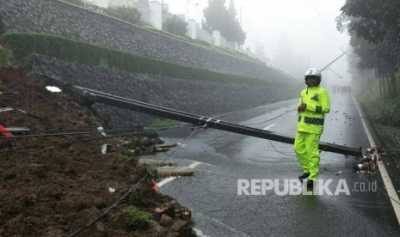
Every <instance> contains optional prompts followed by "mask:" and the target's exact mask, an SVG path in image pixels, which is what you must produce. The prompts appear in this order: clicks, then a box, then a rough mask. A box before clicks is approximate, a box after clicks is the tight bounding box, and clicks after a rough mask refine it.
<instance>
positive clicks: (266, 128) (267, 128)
mask: <svg viewBox="0 0 400 237" xmlns="http://www.w3.org/2000/svg"><path fill="white" fill-rule="evenodd" d="M273 127H275V124H274V123H273V124H270V125H268V126H266V127H265V128H264V130H269V129H271V128H273Z"/></svg>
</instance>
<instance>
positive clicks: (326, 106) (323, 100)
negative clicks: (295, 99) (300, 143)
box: [297, 86, 330, 134]
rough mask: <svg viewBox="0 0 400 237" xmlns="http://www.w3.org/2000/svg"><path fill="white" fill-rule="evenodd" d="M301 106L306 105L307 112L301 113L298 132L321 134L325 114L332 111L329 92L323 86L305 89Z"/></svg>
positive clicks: (300, 101)
mask: <svg viewBox="0 0 400 237" xmlns="http://www.w3.org/2000/svg"><path fill="white" fill-rule="evenodd" d="M300 104H305V105H306V111H304V112H301V113H299V118H298V122H297V131H299V132H306V133H314V134H321V133H322V131H323V127H324V118H325V114H326V113H329V111H330V100H329V94H328V91H327V90H326V89H324V88H323V87H321V86H316V87H308V88H305V89H304V90H302V91H301V93H300V99H299V105H300Z"/></svg>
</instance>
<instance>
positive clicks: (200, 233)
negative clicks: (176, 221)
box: [193, 228, 210, 237]
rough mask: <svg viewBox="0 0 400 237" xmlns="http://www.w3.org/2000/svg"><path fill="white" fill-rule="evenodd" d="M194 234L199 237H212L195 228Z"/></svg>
mask: <svg viewBox="0 0 400 237" xmlns="http://www.w3.org/2000/svg"><path fill="white" fill-rule="evenodd" d="M193 230H194V233H195V234H196V235H197V236H198V237H210V236H208V235H205V234H204V233H203V232H202V231H201V230H199V229H196V228H193Z"/></svg>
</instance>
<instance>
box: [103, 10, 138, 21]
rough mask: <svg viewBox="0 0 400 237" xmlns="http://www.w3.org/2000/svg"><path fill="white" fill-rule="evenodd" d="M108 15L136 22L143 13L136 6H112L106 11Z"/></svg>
mask: <svg viewBox="0 0 400 237" xmlns="http://www.w3.org/2000/svg"><path fill="white" fill-rule="evenodd" d="M105 12H106V13H107V14H108V15H110V16H113V17H116V18H119V19H121V20H124V21H127V22H130V23H132V24H136V23H138V22H139V21H140V19H141V14H140V12H139V11H138V10H137V9H136V8H132V7H125V6H121V7H110V8H107V9H106V11H105Z"/></svg>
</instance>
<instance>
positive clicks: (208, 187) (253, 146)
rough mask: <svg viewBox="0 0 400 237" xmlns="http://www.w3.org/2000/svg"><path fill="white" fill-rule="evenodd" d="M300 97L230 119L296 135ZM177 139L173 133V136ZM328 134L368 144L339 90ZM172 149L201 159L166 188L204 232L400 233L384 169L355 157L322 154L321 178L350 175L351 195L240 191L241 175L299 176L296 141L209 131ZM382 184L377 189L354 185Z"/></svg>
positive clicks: (182, 159) (182, 158) (183, 159)
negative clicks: (359, 166)
mask: <svg viewBox="0 0 400 237" xmlns="http://www.w3.org/2000/svg"><path fill="white" fill-rule="evenodd" d="M295 103H296V102H295V101H294V100H291V101H286V102H280V103H276V104H271V105H266V106H263V107H258V108H255V109H252V110H248V111H242V112H236V113H232V114H229V115H227V116H226V117H224V118H223V119H224V120H227V121H233V122H240V123H241V124H245V125H248V126H252V127H257V128H262V129H265V128H267V129H269V130H272V131H276V132H279V133H282V134H287V135H289V136H294V134H295V125H296V118H297V114H296V112H295V110H294V109H295ZM170 140H171V141H174V139H170ZM321 140H322V141H325V142H333V143H338V144H345V145H349V146H356V147H360V146H362V147H367V146H368V140H367V137H366V135H365V133H364V130H363V127H362V124H361V121H360V118H359V115H358V114H357V110H356V109H355V107H354V105H353V102H352V100H351V97H350V96H349V95H346V94H334V95H332V111H331V113H330V114H329V115H328V116H327V122H326V125H325V132H324V134H323V136H322V139H321ZM178 141H179V142H181V143H183V144H184V145H183V146H181V147H180V148H178V149H177V150H175V151H171V152H172V154H170V157H173V159H176V160H178V161H179V163H180V164H182V165H189V164H192V163H193V162H195V161H198V162H201V164H200V165H199V166H198V167H197V168H196V175H195V176H194V177H189V178H178V179H176V180H175V181H173V182H170V183H168V184H166V185H165V186H163V187H162V188H161V191H162V192H163V193H166V194H168V195H170V196H173V197H174V198H176V199H177V200H178V201H179V202H180V203H182V204H183V205H185V206H187V207H189V208H191V209H192V210H193V218H194V221H195V228H196V229H197V230H199V231H201V232H198V233H201V235H203V236H211V237H222V236H232V237H234V236H240V237H242V236H251V237H261V236H263V237H264V236H305V237H310V236H380V237H381V236H400V231H399V226H398V224H397V221H396V219H395V215H394V212H393V210H392V207H391V204H390V202H389V197H388V196H387V194H386V191H385V190H384V186H383V183H382V181H381V179H380V176H379V174H375V175H363V174H356V173H354V172H353V171H352V164H353V163H354V162H355V159H354V158H353V157H345V156H343V155H337V154H332V153H325V152H323V153H322V154H321V174H320V177H319V178H320V179H324V180H327V179H332V180H333V183H332V185H330V187H331V189H333V191H335V190H336V186H337V182H338V181H339V180H340V179H345V181H346V183H347V184H348V187H349V188H350V191H351V195H349V196H348V195H344V194H342V195H339V196H331V195H327V194H324V195H319V196H306V195H295V196H291V195H285V196H279V195H277V194H275V193H274V192H273V191H267V192H266V193H265V195H259V196H238V195H237V182H238V179H280V180H284V179H296V177H297V176H298V175H299V174H300V173H301V169H300V168H299V165H298V163H297V160H296V158H295V156H294V153H293V150H292V146H290V145H286V144H279V143H275V142H270V141H266V140H262V139H258V138H252V137H246V136H242V135H236V134H232V133H227V132H222V131H217V130H211V129H210V130H206V131H202V132H198V133H196V134H194V135H193V136H192V137H190V139H187V140H184V141H182V140H178ZM161 156H163V155H161ZM359 183H364V184H365V185H368V184H374V183H376V187H377V190H375V192H374V190H364V192H359V191H358V190H356V188H357V187H359V186H357V187H356V186H355V185H357V184H359Z"/></svg>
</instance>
